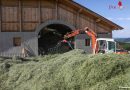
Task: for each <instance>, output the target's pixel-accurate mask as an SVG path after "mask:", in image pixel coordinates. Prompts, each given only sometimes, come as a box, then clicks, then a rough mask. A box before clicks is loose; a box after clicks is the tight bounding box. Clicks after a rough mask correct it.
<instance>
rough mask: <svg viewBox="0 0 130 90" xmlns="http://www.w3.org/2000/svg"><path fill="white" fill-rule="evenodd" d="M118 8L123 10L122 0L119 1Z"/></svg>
mask: <svg viewBox="0 0 130 90" xmlns="http://www.w3.org/2000/svg"><path fill="white" fill-rule="evenodd" d="M118 7H119V9H122V8H123V5H122V1H121V0H119V2H118Z"/></svg>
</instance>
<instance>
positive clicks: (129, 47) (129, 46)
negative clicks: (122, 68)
mask: <svg viewBox="0 0 130 90" xmlns="http://www.w3.org/2000/svg"><path fill="white" fill-rule="evenodd" d="M119 45H121V46H122V47H123V48H124V49H125V50H129V51H130V43H119Z"/></svg>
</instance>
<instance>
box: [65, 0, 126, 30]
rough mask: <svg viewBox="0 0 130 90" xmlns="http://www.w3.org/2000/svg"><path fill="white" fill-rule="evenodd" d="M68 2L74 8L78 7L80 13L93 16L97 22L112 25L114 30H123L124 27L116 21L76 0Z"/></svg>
mask: <svg viewBox="0 0 130 90" xmlns="http://www.w3.org/2000/svg"><path fill="white" fill-rule="evenodd" d="M66 1H67V2H68V3H70V4H71V5H72V6H71V7H73V8H76V9H78V10H79V11H80V13H84V14H86V15H89V16H90V17H93V18H94V19H95V21H96V22H97V23H102V24H104V25H106V26H109V27H111V29H112V30H122V29H124V28H123V27H121V26H119V25H117V24H116V23H114V22H112V21H110V20H108V19H106V18H105V17H103V16H101V15H99V14H97V13H95V12H94V11H92V10H90V9H88V8H86V7H84V6H82V5H80V4H78V3H76V2H75V1H74V0H66Z"/></svg>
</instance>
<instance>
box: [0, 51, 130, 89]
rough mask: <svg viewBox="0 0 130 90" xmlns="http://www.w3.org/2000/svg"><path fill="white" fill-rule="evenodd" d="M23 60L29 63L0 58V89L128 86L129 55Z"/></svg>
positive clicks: (76, 53)
mask: <svg viewBox="0 0 130 90" xmlns="http://www.w3.org/2000/svg"><path fill="white" fill-rule="evenodd" d="M15 59H16V58H15ZM1 60H2V61H1ZM25 60H29V61H24V62H18V61H19V60H15V62H14V60H12V62H11V61H10V60H8V61H6V60H3V59H0V88H1V89H0V90H119V87H126V86H130V76H129V75H130V56H129V55H116V54H98V55H87V54H83V51H81V50H73V51H70V52H67V53H64V54H55V55H46V56H43V57H42V56H39V57H34V58H28V59H25ZM16 61H17V63H16Z"/></svg>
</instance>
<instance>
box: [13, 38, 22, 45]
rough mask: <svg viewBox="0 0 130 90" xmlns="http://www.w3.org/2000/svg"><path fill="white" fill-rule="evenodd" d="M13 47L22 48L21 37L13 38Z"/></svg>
mask: <svg viewBox="0 0 130 90" xmlns="http://www.w3.org/2000/svg"><path fill="white" fill-rule="evenodd" d="M13 45H14V46H16V47H17V46H21V37H14V38H13Z"/></svg>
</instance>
